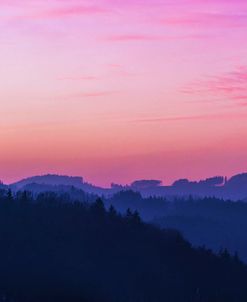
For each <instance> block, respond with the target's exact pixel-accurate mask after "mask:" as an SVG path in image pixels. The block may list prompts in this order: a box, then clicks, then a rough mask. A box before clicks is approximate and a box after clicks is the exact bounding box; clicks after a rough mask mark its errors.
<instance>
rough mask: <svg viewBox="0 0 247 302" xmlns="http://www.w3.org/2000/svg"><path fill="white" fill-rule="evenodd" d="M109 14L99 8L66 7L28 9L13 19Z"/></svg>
mask: <svg viewBox="0 0 247 302" xmlns="http://www.w3.org/2000/svg"><path fill="white" fill-rule="evenodd" d="M106 13H109V10H108V9H106V8H103V7H99V6H83V5H77V6H76V5H75V6H74V5H67V6H61V5H60V6H54V7H53V8H50V7H49V6H47V8H44V7H39V8H32V9H31V10H30V9H28V7H27V8H26V9H25V13H24V12H23V13H22V14H18V15H16V16H15V17H14V18H15V19H17V20H18V19H20V20H22V19H27V20H28V19H31V20H32V19H60V18H65V17H77V16H82V15H84V16H87V15H89V16H91V15H100V14H106Z"/></svg>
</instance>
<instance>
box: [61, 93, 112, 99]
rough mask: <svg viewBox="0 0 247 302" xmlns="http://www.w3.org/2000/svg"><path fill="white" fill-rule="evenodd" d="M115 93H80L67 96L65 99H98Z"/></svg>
mask: <svg viewBox="0 0 247 302" xmlns="http://www.w3.org/2000/svg"><path fill="white" fill-rule="evenodd" d="M115 93H116V91H92V92H80V93H77V94H73V95H70V96H67V97H66V98H67V99H80V98H98V97H105V96H110V95H113V94H115Z"/></svg>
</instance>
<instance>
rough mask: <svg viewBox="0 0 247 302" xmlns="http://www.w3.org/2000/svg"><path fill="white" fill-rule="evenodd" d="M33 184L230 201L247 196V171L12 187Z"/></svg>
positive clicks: (42, 181)
mask: <svg viewBox="0 0 247 302" xmlns="http://www.w3.org/2000/svg"><path fill="white" fill-rule="evenodd" d="M33 184H36V186H35V189H36V190H37V188H38V186H37V185H41V186H43V185H48V186H73V187H75V188H78V189H81V190H83V191H85V192H87V193H93V194H98V195H105V196H110V195H113V194H115V193H117V192H120V191H123V190H133V191H137V192H140V193H141V194H142V196H144V197H149V196H161V197H170V198H171V197H173V196H183V197H185V196H190V195H192V196H198V197H206V196H211V197H213V196H214V197H218V198H224V199H231V200H239V199H241V200H244V199H247V173H243V174H238V175H235V176H233V177H232V178H230V179H229V180H227V179H226V178H225V177H223V176H215V177H211V178H207V179H205V180H200V181H190V180H188V179H179V180H177V181H175V182H174V183H173V184H172V185H171V186H164V185H162V182H161V181H160V180H136V181H134V182H132V183H131V184H130V185H125V186H123V185H119V184H115V183H113V184H112V185H111V187H110V188H102V187H98V186H95V185H92V184H89V183H87V182H84V181H83V178H82V177H70V176H60V175H51V174H48V175H43V176H34V177H30V178H26V179H23V180H21V181H18V182H16V183H13V184H11V185H10V187H11V188H12V189H13V190H16V191H17V190H25V188H26V187H27V186H28V188H29V189H30V190H32V186H31V185H33Z"/></svg>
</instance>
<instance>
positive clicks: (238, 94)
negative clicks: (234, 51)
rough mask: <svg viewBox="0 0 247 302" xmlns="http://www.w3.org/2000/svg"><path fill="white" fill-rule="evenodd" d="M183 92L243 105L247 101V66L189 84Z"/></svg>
mask: <svg viewBox="0 0 247 302" xmlns="http://www.w3.org/2000/svg"><path fill="white" fill-rule="evenodd" d="M182 92H183V93H185V94H189V95H195V96H197V97H198V96H202V97H205V96H209V97H210V98H211V99H212V100H214V99H216V98H220V99H223V100H228V101H232V102H234V105H239V106H242V105H243V104H245V103H247V67H246V66H240V67H238V68H236V70H235V71H232V72H228V73H225V74H222V75H219V76H214V77H209V78H206V79H203V80H198V81H196V82H193V83H190V84H188V85H187V86H186V87H184V89H183V90H182Z"/></svg>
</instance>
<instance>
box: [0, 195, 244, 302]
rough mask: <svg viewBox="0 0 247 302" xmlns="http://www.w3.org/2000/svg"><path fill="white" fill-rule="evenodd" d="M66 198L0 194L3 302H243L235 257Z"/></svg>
mask: <svg viewBox="0 0 247 302" xmlns="http://www.w3.org/2000/svg"><path fill="white" fill-rule="evenodd" d="M66 198H67V197H66V196H64V198H62V197H61V196H60V197H57V195H56V194H55V193H43V194H40V195H38V196H37V198H36V200H33V199H32V197H31V195H30V194H27V193H26V192H23V193H20V194H17V196H16V197H13V196H12V194H11V193H10V192H1V197H0V246H1V248H0V291H1V295H2V297H3V298H4V301H8V299H10V300H9V301H17V302H22V301H23V302H39V301H42V302H43V301H47V302H49V301H52V302H57V301H59V302H62V301H68V302H69V301H70V302H73V301H76V302H77V301H78V302H79V301H88V302H94V301H95V302H118V301H119V302H129V301H131V302H149V301H150V302H161V301H162V302H163V301H166V302H169V301H170V302H199V301H200V302H214V301H215V302H216V301H217V302H221V301H222V302H234V301H236V302H241V301H243V302H246V301H247V286H246V285H247V269H246V267H245V266H244V265H243V264H242V263H241V262H240V261H239V259H238V257H230V255H229V254H228V253H227V251H222V253H221V255H218V256H216V255H214V254H212V253H211V252H210V251H208V250H205V249H203V248H200V249H194V248H192V247H191V246H190V244H189V243H188V242H186V241H185V240H184V239H183V238H182V237H181V235H180V234H179V233H178V232H177V231H173V230H163V231H161V230H159V229H157V228H155V227H153V226H151V225H148V224H144V223H142V222H141V220H140V218H139V215H138V213H131V212H130V211H128V212H127V213H126V215H125V216H123V217H121V216H119V215H118V214H117V213H116V211H115V210H114V208H112V207H111V208H110V210H109V211H106V210H105V209H104V205H103V203H102V202H101V200H97V202H96V203H93V204H91V205H87V204H82V203H76V202H74V203H71V202H70V203H68V200H66ZM6 299H7V300H6Z"/></svg>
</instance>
